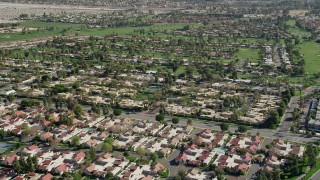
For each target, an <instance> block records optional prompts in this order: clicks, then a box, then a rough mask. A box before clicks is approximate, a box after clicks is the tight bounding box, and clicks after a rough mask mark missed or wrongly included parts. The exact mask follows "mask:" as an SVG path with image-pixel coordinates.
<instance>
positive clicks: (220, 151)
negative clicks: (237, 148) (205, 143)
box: [215, 147, 227, 154]
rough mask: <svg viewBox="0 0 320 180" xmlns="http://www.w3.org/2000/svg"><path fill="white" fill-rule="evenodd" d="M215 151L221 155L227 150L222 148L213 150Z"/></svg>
mask: <svg viewBox="0 0 320 180" xmlns="http://www.w3.org/2000/svg"><path fill="white" fill-rule="evenodd" d="M215 150H216V151H218V153H221V154H224V153H225V152H227V149H226V148H222V147H219V148H215Z"/></svg>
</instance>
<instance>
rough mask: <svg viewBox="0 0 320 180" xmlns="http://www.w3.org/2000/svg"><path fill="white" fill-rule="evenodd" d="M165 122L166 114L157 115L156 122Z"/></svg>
mask: <svg viewBox="0 0 320 180" xmlns="http://www.w3.org/2000/svg"><path fill="white" fill-rule="evenodd" d="M163 120H164V114H158V115H156V121H159V122H162V121H163Z"/></svg>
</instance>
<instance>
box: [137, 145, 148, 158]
mask: <svg viewBox="0 0 320 180" xmlns="http://www.w3.org/2000/svg"><path fill="white" fill-rule="evenodd" d="M136 153H137V154H138V155H140V156H144V155H145V154H146V153H147V151H146V149H144V148H142V147H141V146H139V147H138V148H137V150H136Z"/></svg>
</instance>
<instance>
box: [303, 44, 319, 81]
mask: <svg viewBox="0 0 320 180" xmlns="http://www.w3.org/2000/svg"><path fill="white" fill-rule="evenodd" d="M297 49H298V50H299V51H300V53H301V55H303V56H304V59H305V71H306V73H308V74H309V75H312V74H314V73H319V69H320V44H317V43H316V42H313V41H308V42H304V43H302V44H301V45H299V46H297Z"/></svg>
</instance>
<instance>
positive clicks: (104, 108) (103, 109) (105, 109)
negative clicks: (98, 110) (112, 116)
mask: <svg viewBox="0 0 320 180" xmlns="http://www.w3.org/2000/svg"><path fill="white" fill-rule="evenodd" d="M102 112H103V115H105V116H106V115H109V108H108V106H103V108H102Z"/></svg>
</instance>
